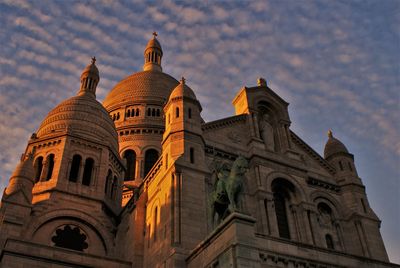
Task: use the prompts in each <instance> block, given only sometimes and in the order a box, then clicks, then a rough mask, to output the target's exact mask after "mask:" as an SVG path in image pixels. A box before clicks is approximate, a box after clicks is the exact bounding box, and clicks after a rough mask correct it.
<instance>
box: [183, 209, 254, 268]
mask: <svg viewBox="0 0 400 268" xmlns="http://www.w3.org/2000/svg"><path fill="white" fill-rule="evenodd" d="M255 222H256V220H255V219H254V218H253V217H251V216H248V215H245V214H241V213H237V212H234V213H231V214H230V215H229V216H228V217H227V218H226V219H225V220H224V221H223V222H222V223H221V224H219V225H218V227H217V228H216V229H215V230H214V231H213V232H212V233H211V234H210V235H208V236H207V237H206V239H204V240H203V241H202V242H200V244H199V245H198V246H197V247H196V248H195V249H194V250H192V252H191V253H190V254H189V256H188V257H187V259H186V262H187V267H193V268H194V267H196V268H197V267H217V266H218V267H260V263H259V254H258V250H257V246H256V237H255V233H254V232H255Z"/></svg>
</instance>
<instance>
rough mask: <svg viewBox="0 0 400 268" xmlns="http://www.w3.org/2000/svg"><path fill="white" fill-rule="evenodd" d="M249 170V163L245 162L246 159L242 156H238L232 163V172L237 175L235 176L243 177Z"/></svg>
mask: <svg viewBox="0 0 400 268" xmlns="http://www.w3.org/2000/svg"><path fill="white" fill-rule="evenodd" d="M248 169H249V163H248V162H247V160H246V158H244V157H243V156H241V155H239V156H238V157H237V158H236V160H235V161H234V162H233V165H232V170H233V171H234V172H235V173H236V174H237V175H239V174H240V175H243V174H245V173H246V172H247V170H248Z"/></svg>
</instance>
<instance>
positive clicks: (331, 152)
mask: <svg viewBox="0 0 400 268" xmlns="http://www.w3.org/2000/svg"><path fill="white" fill-rule="evenodd" d="M324 158H325V159H326V160H327V161H328V162H329V163H330V164H331V165H332V166H334V167H335V169H336V172H337V173H336V174H337V179H338V182H342V181H347V182H352V183H357V184H362V182H361V180H360V178H359V177H358V175H357V170H356V167H355V165H354V156H353V155H352V154H351V153H349V151H348V150H347V148H346V146H344V144H343V143H342V142H341V141H340V140H338V139H336V138H335V137H333V133H332V131H331V130H329V131H328V141H327V142H326V145H325V149H324Z"/></svg>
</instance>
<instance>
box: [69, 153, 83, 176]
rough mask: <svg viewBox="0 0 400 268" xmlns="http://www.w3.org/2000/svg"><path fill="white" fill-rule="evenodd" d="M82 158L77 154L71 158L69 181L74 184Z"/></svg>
mask: <svg viewBox="0 0 400 268" xmlns="http://www.w3.org/2000/svg"><path fill="white" fill-rule="evenodd" d="M81 160H82V157H81V156H80V155H78V154H76V155H74V157H72V164H71V169H70V171H69V181H72V182H76V181H77V180H78V175H79V168H80V166H81Z"/></svg>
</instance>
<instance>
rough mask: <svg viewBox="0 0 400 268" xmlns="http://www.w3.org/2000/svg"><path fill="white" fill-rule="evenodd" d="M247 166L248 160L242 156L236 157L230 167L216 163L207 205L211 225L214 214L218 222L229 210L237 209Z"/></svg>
mask: <svg viewBox="0 0 400 268" xmlns="http://www.w3.org/2000/svg"><path fill="white" fill-rule="evenodd" d="M248 168H249V165H248V162H247V160H246V159H245V158H244V157H243V156H238V157H237V158H236V160H235V161H234V162H233V164H232V168H231V169H229V166H228V164H226V163H216V166H215V172H216V181H215V183H214V191H213V192H212V193H211V196H210V206H209V207H210V214H211V224H212V226H213V227H214V226H215V216H218V218H217V224H218V223H220V222H221V221H222V220H223V219H225V218H226V217H227V216H228V215H229V214H230V213H231V212H234V211H237V210H238V208H239V204H240V197H241V195H242V193H243V181H244V174H245V173H246V171H247V170H248Z"/></svg>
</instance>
